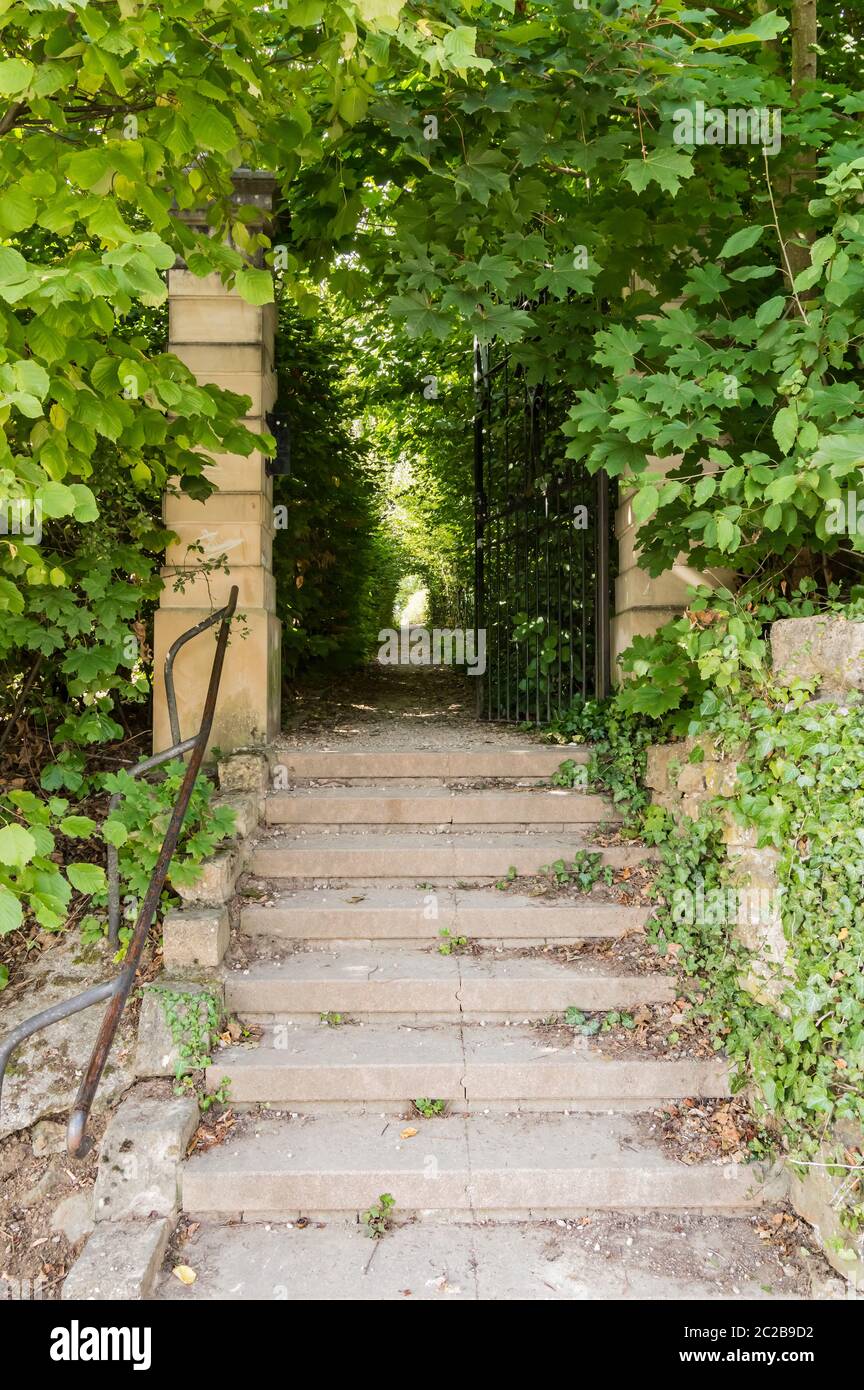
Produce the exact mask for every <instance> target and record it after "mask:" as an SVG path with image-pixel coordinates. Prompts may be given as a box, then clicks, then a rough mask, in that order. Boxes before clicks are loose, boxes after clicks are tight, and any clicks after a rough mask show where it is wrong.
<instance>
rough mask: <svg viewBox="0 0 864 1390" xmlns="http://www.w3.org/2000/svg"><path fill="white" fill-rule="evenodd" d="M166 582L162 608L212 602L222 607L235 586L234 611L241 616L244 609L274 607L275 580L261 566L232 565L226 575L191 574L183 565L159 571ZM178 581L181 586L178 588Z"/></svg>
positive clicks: (271, 608) (213, 573) (202, 604)
mask: <svg viewBox="0 0 864 1390" xmlns="http://www.w3.org/2000/svg"><path fill="white" fill-rule="evenodd" d="M160 573H161V576H162V579H163V580H164V582H165V588H164V589H163V590H162V595H161V599H160V602H161V605H162V607H163V608H190V607H196V606H197V605H200V606H201V607H202V608H206V607H207V606H208V605H209V604H211V603H212V605H213V607H214V608H223V607H224V606H225V604H226V603H227V602H228V598H229V596H230V593H231V588H232V586H233V585H234V584H236V585H237V608H238V611H239V612H241V613H243V612H245V611H246V609H247V608H265V609H268V610H270V611H273V610H275V608H276V577H275V575H274V574H273V572H272V570H269V569H264V567H263V566H262V565H234V566H233V567H232V569H231V571H230V573H229V574H225V573H224V571H222V570H214V571H213V572H212V573H211V574H193V573H190V571H189V570H188V569H185V568H184V567H183V566H180V567H174V568H171V569H167V568H166V569H163V570H161V571H160ZM178 580H179V581H180V584H181V586H182V587H178V586H177V581H178Z"/></svg>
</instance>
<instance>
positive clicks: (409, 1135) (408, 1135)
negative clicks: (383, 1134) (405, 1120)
mask: <svg viewBox="0 0 864 1390" xmlns="http://www.w3.org/2000/svg"><path fill="white" fill-rule="evenodd" d="M416 1133H417V1131H416V1129H412V1128H411V1126H410V1125H409V1126H408V1128H407V1129H403V1131H402V1133H401V1134H400V1135H399V1138H400V1139H413V1138H414V1135H415V1134H416Z"/></svg>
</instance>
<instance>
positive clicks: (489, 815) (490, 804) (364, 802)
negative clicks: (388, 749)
mask: <svg viewBox="0 0 864 1390" xmlns="http://www.w3.org/2000/svg"><path fill="white" fill-rule="evenodd" d="M620 819H621V816H620V814H619V812H618V811H616V810H615V808H614V807H613V806H612V804H611V803H610V802H609V801H608V799H607V798H606V797H603V796H596V795H593V794H592V793H589V792H581V791H576V790H563V789H562V790H558V789H555V788H547V787H541V788H534V787H531V788H525V789H523V790H519V791H517V790H515V789H512V790H504V791H498V790H495V791H491V790H490V791H479V792H476V791H463V792H460V791H448V790H447V789H446V788H437V787H415V788H412V789H410V790H405V791H403V792H401V793H400V794H399V795H394V793H393V792H392V791H387V790H386V788H383V787H308V788H304V789H303V790H301V791H294V792H271V793H270V795H269V796H268V797H267V800H266V805H265V820H266V822H267V824H268V825H376V826H378V825H385V826H386V825H538V826H542V825H548V824H550V823H552V824H554V825H559V826H560V825H563V824H568V825H589V824H594V823H596V822H598V821H608V822H612V821H618V820H620Z"/></svg>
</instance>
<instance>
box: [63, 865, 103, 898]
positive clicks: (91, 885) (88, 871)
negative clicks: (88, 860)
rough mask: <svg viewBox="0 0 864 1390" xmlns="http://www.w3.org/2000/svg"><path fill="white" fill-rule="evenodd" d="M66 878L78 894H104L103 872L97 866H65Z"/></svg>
mask: <svg viewBox="0 0 864 1390" xmlns="http://www.w3.org/2000/svg"><path fill="white" fill-rule="evenodd" d="M66 876H67V878H68V879H69V882H70V883H71V884H72V887H73V888H77V889H78V892H79V893H104V891H105V889H106V887H107V880H106V878H105V870H104V869H102V868H100V866H99V865H98V864H67V865H66Z"/></svg>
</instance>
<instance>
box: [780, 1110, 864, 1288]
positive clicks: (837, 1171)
mask: <svg viewBox="0 0 864 1390" xmlns="http://www.w3.org/2000/svg"><path fill="white" fill-rule="evenodd" d="M832 1147H833V1148H834V1149H835V1150H840V1153H839V1154H838V1153H832ZM842 1148H843V1146H842V1145H838V1144H833V1146H832V1145H829V1144H826V1145H824V1146H823V1148H822V1149H821V1150H820V1153H819V1155H818V1158H817V1162H822V1163H824V1164H825V1166H824V1167H810V1168H807V1169H805V1170H804V1172H803V1173H802V1172H801V1171H800V1170H799V1171H798V1172H796V1171H795V1169H794V1168H792V1167H791V1166H790V1171H789V1201H790V1202H791V1204H792V1207H793V1209H794V1210H795V1211H796V1212H797V1213H798V1215H799V1216H801V1217H803V1218H804V1220H805V1221H807V1222H808V1223H809V1224H810V1225H811V1226H812V1227H813V1230H814V1232H815V1234H816V1237H817V1239H818V1241H819V1244H820V1245H821V1247H822V1250H823V1253H824V1255H825V1258H826V1260H827V1261H828V1263H829V1264H830V1265H831V1267H832V1269H836V1270H837V1272H838V1273H839V1274H842V1275H843V1277H844V1279H848V1281H849V1283H850V1284H851V1285H852V1287H853V1288H854V1289H856V1290H857V1291H858V1292H859V1293H864V1233H862V1232H861V1231H858V1232H855V1233H853V1232H851V1231H850V1230H849V1229H848V1228H847V1227H846V1226H844V1225H843V1223H842V1222H841V1220H840V1210H841V1208H842V1206H843V1193H844V1190H847V1188H848V1184H849V1179H850V1176H851V1175H850V1171H849V1168H848V1167H842V1168H837V1167H833V1166H832V1160H833V1161H834V1163H836V1162H837V1161H838V1157H839V1161H840V1162H841V1163H843V1164H847V1163H848V1161H849V1160H848V1158H847V1157H845V1156H844V1155H843V1153H842ZM862 1150H864V1135H859V1136H858V1143H857V1147H856V1149H855V1150H853V1152H858V1153H860V1152H861V1151H862ZM846 1152H847V1153H848V1152H849V1151H848V1150H847V1151H846Z"/></svg>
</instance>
